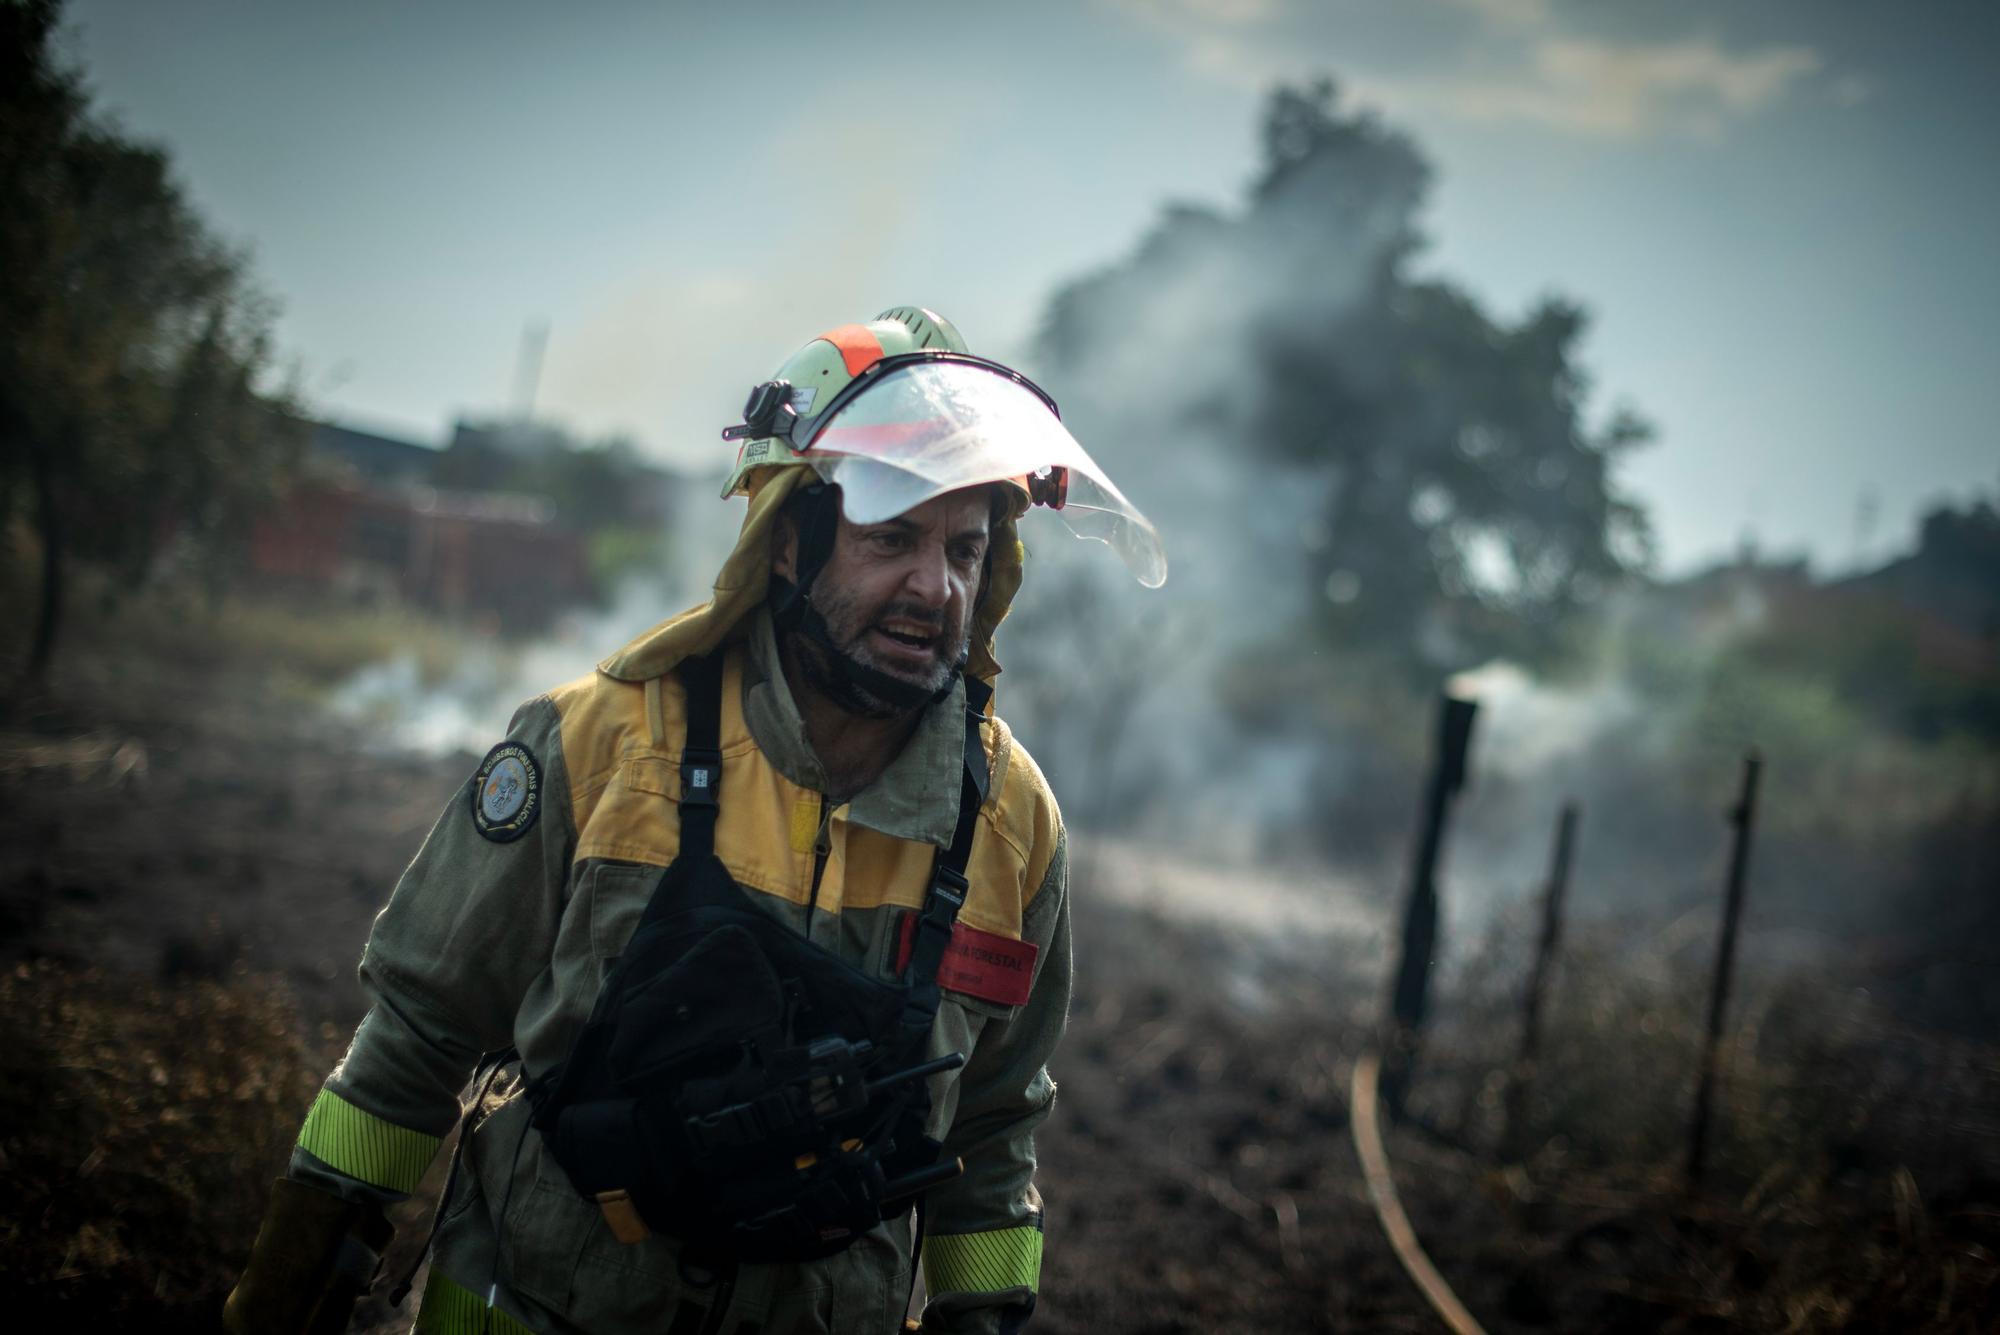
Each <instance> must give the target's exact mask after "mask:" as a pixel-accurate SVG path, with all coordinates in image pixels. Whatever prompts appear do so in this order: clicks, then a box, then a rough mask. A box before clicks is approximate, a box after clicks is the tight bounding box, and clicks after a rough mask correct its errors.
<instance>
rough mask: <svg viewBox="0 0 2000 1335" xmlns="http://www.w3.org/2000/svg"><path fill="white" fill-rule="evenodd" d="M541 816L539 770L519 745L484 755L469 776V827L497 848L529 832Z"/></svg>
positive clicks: (530, 753)
mask: <svg viewBox="0 0 2000 1335" xmlns="http://www.w3.org/2000/svg"><path fill="white" fill-rule="evenodd" d="M541 812H542V767H541V764H540V762H538V761H537V760H536V759H535V753H534V752H533V751H530V750H529V749H528V748H527V747H525V746H523V745H521V743H519V742H502V743H500V745H498V746H496V747H494V748H493V749H492V750H491V751H488V752H487V753H486V759H485V760H483V761H481V762H480V763H479V772H478V773H477V774H475V775H473V776H472V824H473V827H474V828H475V829H477V830H478V831H479V832H480V833H481V834H483V835H485V836H486V837H487V838H488V839H491V840H492V841H493V842H494V843H496V844H505V843H511V842H512V841H514V840H516V839H519V838H520V837H521V836H522V835H524V834H526V833H527V832H528V829H529V827H530V826H532V825H533V824H534V823H535V817H537V816H539V815H540V814H541Z"/></svg>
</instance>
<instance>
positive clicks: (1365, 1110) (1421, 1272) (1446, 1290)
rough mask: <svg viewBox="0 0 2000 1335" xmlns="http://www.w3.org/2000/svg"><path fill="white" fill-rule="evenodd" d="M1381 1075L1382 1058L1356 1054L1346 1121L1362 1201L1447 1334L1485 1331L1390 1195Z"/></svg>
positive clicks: (1391, 1178) (1483, 1334)
mask: <svg viewBox="0 0 2000 1335" xmlns="http://www.w3.org/2000/svg"><path fill="white" fill-rule="evenodd" d="M1381 1079H1382V1059H1381V1058H1380V1057H1379V1056H1377V1055H1376V1054H1375V1053H1373V1052H1368V1053H1364V1054H1362V1057H1361V1060H1360V1061H1358V1062H1356V1063H1355V1064H1354V1085H1353V1089H1352V1091H1351V1094H1350V1096H1349V1102H1350V1107H1349V1114H1348V1125H1349V1127H1350V1129H1351V1130H1352V1131H1353V1132H1354V1152H1355V1153H1356V1154H1357V1155H1359V1156H1360V1159H1361V1176H1362V1179H1363V1180H1364V1181H1365V1182H1366V1183H1367V1184H1368V1199H1369V1201H1370V1202H1371V1203H1372V1204H1373V1205H1374V1207H1375V1218H1376V1220H1377V1221H1378V1222H1380V1223H1381V1225H1382V1232H1383V1233H1384V1234H1385V1235H1387V1237H1388V1239H1389V1246H1390V1247H1391V1248H1392V1249H1394V1251H1395V1253H1396V1260H1397V1261H1399V1262H1401V1263H1402V1267H1403V1270H1404V1272H1405V1273H1406V1274H1408V1275H1409V1277H1410V1280H1411V1282H1412V1283H1414V1284H1415V1285H1416V1286H1417V1291H1418V1292H1419V1293H1421V1294H1423V1295H1424V1301H1425V1302H1428V1303H1429V1304H1430V1305H1431V1310H1433V1311H1434V1312H1436V1313H1437V1314H1438V1316H1439V1317H1440V1318H1441V1319H1442V1320H1443V1321H1444V1323H1445V1325H1446V1326H1448V1327H1450V1328H1451V1330H1452V1335H1486V1332H1485V1329H1484V1328H1483V1327H1482V1326H1481V1325H1480V1324H1479V1322H1477V1321H1476V1320H1474V1319H1473V1316H1472V1313H1471V1312H1468V1311H1467V1310H1466V1308H1465V1304H1464V1303H1462V1302H1460V1301H1459V1300H1458V1295H1457V1294H1455V1293H1453V1292H1452V1291H1451V1285H1449V1284H1447V1283H1445V1281H1444V1276H1443V1275H1440V1274H1439V1273H1438V1270H1437V1267H1436V1266H1434V1265H1432V1264H1431V1259H1430V1257H1428V1256H1426V1255H1424V1249H1423V1247H1422V1245H1421V1244H1420V1243H1418V1241H1417V1233H1416V1230H1415V1229H1413V1228H1411V1227H1410V1219H1409V1216H1408V1215H1406V1214H1404V1213H1403V1203H1402V1202H1401V1201H1400V1200H1398V1199H1397V1197H1396V1179H1395V1177H1394V1175H1393V1174H1392V1173H1391V1172H1390V1169H1389V1156H1388V1154H1387V1153H1386V1152H1385V1151H1384V1150H1383V1148H1382V1125H1381V1115H1380V1099H1379V1096H1378V1086H1379V1085H1380V1084H1381Z"/></svg>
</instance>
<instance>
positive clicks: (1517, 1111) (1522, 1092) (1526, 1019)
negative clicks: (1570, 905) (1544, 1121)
mask: <svg viewBox="0 0 2000 1335" xmlns="http://www.w3.org/2000/svg"><path fill="white" fill-rule="evenodd" d="M1576 822H1577V805H1576V803H1574V802H1565V803H1564V804H1563V809H1562V814H1561V815H1560V816H1558V817H1557V818H1556V844H1555V851H1554V852H1553V853H1551V854H1550V856H1549V880H1548V885H1547V886H1546V887H1545V888H1544V889H1543V892H1542V934H1541V938H1540V939H1539V940H1538V941H1537V942H1536V943H1535V964H1534V967H1533V969H1531V970H1530V971H1529V973H1528V993H1527V997H1526V998H1525V999H1524V1001H1523V1003H1522V1009H1521V1051H1520V1055H1519V1056H1517V1057H1516V1058H1515V1059H1514V1078H1513V1079H1512V1080H1510V1081H1508V1082H1507V1122H1506V1128H1505V1140H1506V1143H1507V1146H1508V1148H1509V1150H1510V1151H1514V1152H1517V1153H1518V1151H1519V1149H1520V1146H1521V1139H1522V1136H1523V1135H1524V1133H1525V1130H1526V1125H1527V1103H1528V1086H1529V1084H1530V1083H1532V1082H1533V1080H1534V1078H1535V1063H1536V1061H1537V1059H1538V1058H1539V1057H1540V1055H1541V1045H1542V1033H1541V1029H1542V998H1543V997H1544V996H1545V995H1546V993H1547V992H1548V985H1549V970H1550V969H1551V968H1552V967H1554V964H1555V954H1556V945H1557V943H1558V942H1560V941H1561V940H1562V915H1563V902H1564V900H1565V899H1566V898H1567V897H1568V893H1569V866H1570V858H1571V855H1572V854H1573V853H1574V851H1575V848H1576Z"/></svg>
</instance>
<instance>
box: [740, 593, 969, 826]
mask: <svg viewBox="0 0 2000 1335" xmlns="http://www.w3.org/2000/svg"><path fill="white" fill-rule="evenodd" d="M746 641H747V650H748V653H747V656H746V658H745V661H744V668H743V720H744V722H745V724H746V725H747V726H748V727H749V729H750V736H751V739H752V740H754V741H755V742H756V743H757V748H758V750H760V751H762V752H763V753H764V758H765V759H766V760H769V761H770V762H771V764H772V765H773V766H775V767H776V768H777V770H778V772H779V773H780V774H782V775H784V776H785V777H786V778H787V779H789V780H791V781H792V782H793V783H795V784H798V785H799V786H800V787H802V788H810V789H812V790H813V791H814V792H817V793H825V792H826V790H827V775H826V767H825V766H824V765H822V764H821V763H820V759H819V757H818V756H817V755H815V754H814V753H813V749H812V743H811V742H809V741H808V740H807V739H806V725H805V720H804V719H803V718H802V717H800V715H799V707H798V703H797V702H796V701H795V700H793V699H792V691H791V687H790V685H789V684H788V683H787V682H786V681H785V672H784V668H783V667H782V665H781V662H780V659H779V657H778V637H777V631H776V629H775V628H774V627H773V625H772V624H771V613H770V610H769V609H768V608H767V607H759V608H758V609H757V611H756V612H755V614H754V615H753V616H752V618H751V621H750V633H749V635H748V636H747V637H746ZM964 764H965V681H964V679H963V678H960V679H958V680H956V681H954V682H953V683H952V687H951V694H949V695H947V696H946V697H945V698H944V699H942V700H940V701H938V702H937V703H936V704H934V705H931V706H929V707H927V708H926V709H925V710H924V713H923V717H922V718H921V719H920V720H918V723H917V729H916V731H915V732H913V733H911V734H910V740H909V742H908V743H906V744H905V745H904V747H903V750H902V752H901V754H899V755H898V756H897V757H896V758H895V759H894V760H892V761H890V762H889V767H888V768H887V769H885V770H883V771H882V777H881V778H879V779H877V780H875V782H874V783H872V784H870V785H869V786H868V787H866V788H864V789H862V790H861V792H859V793H857V794H856V795H855V796H854V798H853V800H852V801H850V802H848V803H847V804H846V811H847V819H848V820H849V821H852V822H853V823H854V824H856V825H865V826H867V827H868V828H869V829H871V830H878V831H880V832H881V833H883V834H886V835H890V836H892V837H894V838H897V839H913V840H917V841H918V842H921V843H926V844H935V845H937V846H938V847H939V848H946V847H949V846H950V844H951V836H952V832H953V829H954V828H955V827H956V825H957V823H958V803H957V796H958V791H959V771H960V769H961V768H962V767H963V766H964Z"/></svg>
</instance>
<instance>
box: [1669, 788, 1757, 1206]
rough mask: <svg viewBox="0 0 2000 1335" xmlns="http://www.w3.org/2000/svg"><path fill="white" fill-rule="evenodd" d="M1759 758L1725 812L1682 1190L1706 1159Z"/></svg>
mask: <svg viewBox="0 0 2000 1335" xmlns="http://www.w3.org/2000/svg"><path fill="white" fill-rule="evenodd" d="M1763 768H1764V761H1763V757H1761V756H1759V755H1758V754H1757V752H1755V751H1754V750H1753V751H1751V752H1750V753H1749V754H1748V755H1746V756H1744V757H1743V791H1742V793H1741V795H1739V796H1738V797H1737V799H1736V805H1735V806H1734V807H1732V808H1731V809H1730V812H1729V823H1730V824H1731V825H1733V826H1735V827H1736V833H1735V836H1734V837H1733V838H1732V839H1731V840H1730V847H1729V888H1728V893H1727V895H1726V897H1725V898H1724V900H1723V905H1722V941H1721V945H1720V946H1719V947H1718V949H1717V950H1716V955H1715V982H1714V984H1713V985H1712V986H1711V988H1710V989H1709V998H1708V1037H1707V1038H1706V1040H1705V1041H1704V1042H1703V1044H1702V1053H1701V1083H1700V1085H1699V1086H1697V1088H1696V1089H1695V1096H1694V1127H1693V1129H1692V1130H1691V1131H1690V1132H1689V1135H1688V1162H1687V1179H1688V1185H1689V1186H1694V1185H1696V1184H1697V1183H1699V1182H1700V1181H1701V1173H1702V1169H1703V1168H1704V1167H1705V1166H1706V1160H1707V1156H1708V1124H1709V1109H1710V1106H1711V1104H1712V1103H1713V1102H1714V1099H1715V1077H1716V1068H1717V1066H1718V1065H1719V1063H1720V1060H1721V1057H1720V1052H1721V1046H1722V1015H1723V1010H1724V1008H1725V1007H1727V1006H1728V1004H1729V982H1730V975H1731V974H1732V973H1733V972H1734V971H1735V968H1736V933H1737V929H1738V927H1739V926H1740V924H1741V923H1742V920H1743V895H1744V874H1745V872H1746V871H1747V870H1748V868H1749V865H1750V832H1751V830H1752V828H1753V827H1754V826H1755V825H1756V821H1757V778H1758V775H1759V774H1761V773H1762V771H1763Z"/></svg>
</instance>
